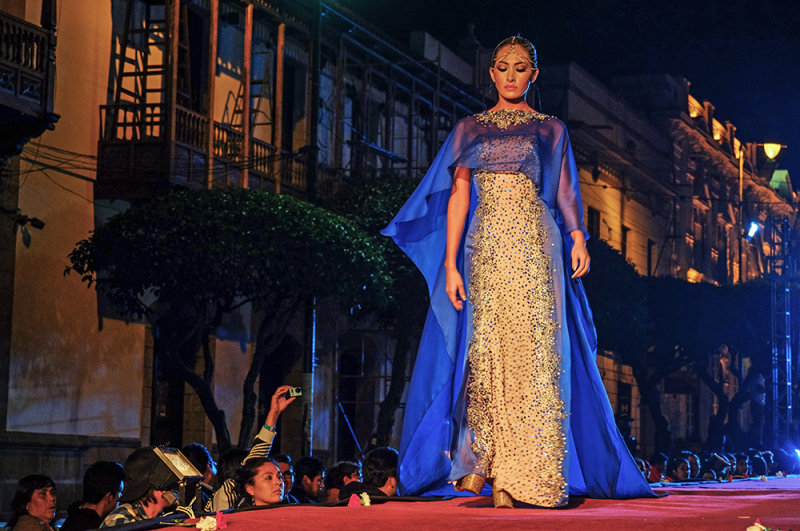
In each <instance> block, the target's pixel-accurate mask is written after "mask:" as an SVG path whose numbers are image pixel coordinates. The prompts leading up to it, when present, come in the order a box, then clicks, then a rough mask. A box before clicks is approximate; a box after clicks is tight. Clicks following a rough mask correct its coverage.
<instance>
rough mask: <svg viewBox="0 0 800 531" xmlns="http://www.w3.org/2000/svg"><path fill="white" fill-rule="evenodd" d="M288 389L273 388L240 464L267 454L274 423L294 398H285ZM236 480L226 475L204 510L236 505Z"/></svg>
mask: <svg viewBox="0 0 800 531" xmlns="http://www.w3.org/2000/svg"><path fill="white" fill-rule="evenodd" d="M288 391H289V386H288V385H282V386H280V387H278V389H277V390H275V393H274V394H273V395H272V399H271V400H270V407H269V413H267V420H266V422H265V423H264V427H262V428H261V431H259V432H258V434H257V435H256V437H255V439H254V440H253V446H252V447H251V448H250V452H249V453H248V454H247V457H246V458H245V459H244V461H243V462H242V465H244V463H245V462H247V461H248V460H250V459H253V458H254V457H266V456H267V454H269V449H270V448H271V447H272V440H273V439H274V438H275V433H276V430H275V424H276V423H277V422H278V418H279V417H280V415H281V413H283V410H284V409H286V408H287V407H288V406H289V404H291V403H292V402H294V401H295V399H296V398H295V397H292V398H286V393H287V392H288ZM237 481H238V480H237V477H236V476H234V477H228V478H227V479H226V480H225V481H224V482H223V483H222V484H221V485H220V487H219V488H218V489H217V490H216V492H214V495H213V496H212V497H211V499H210V500H209V502H208V503H207V504H206V506H205V510H206V511H207V512H214V511H224V510H226V509H232V508H234V507H238V506H239V503H240V501H241V492H242V489H241V488H240V487H239V485H238V483H237Z"/></svg>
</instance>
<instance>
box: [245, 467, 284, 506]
mask: <svg viewBox="0 0 800 531" xmlns="http://www.w3.org/2000/svg"><path fill="white" fill-rule="evenodd" d="M236 483H237V485H238V486H239V489H240V492H239V495H240V502H239V506H240V507H247V506H261V505H274V504H276V503H280V502H281V500H283V476H282V474H281V470H280V467H279V466H278V463H276V462H275V461H273V460H272V459H269V458H268V457H253V458H250V459H248V460H247V461H245V463H244V466H242V467H241V468H239V471H238V473H237V480H236Z"/></svg>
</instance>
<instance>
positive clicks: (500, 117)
mask: <svg viewBox="0 0 800 531" xmlns="http://www.w3.org/2000/svg"><path fill="white" fill-rule="evenodd" d="M549 118H550V116H548V115H546V114H542V113H540V112H536V111H523V110H519V109H500V110H499V111H483V112H482V113H478V114H476V115H475V119H476V120H477V121H478V122H480V123H481V124H483V125H488V124H490V123H493V124H494V125H496V126H497V128H498V129H500V130H502V131H504V130H506V129H508V128H509V127H511V126H512V125H522V124H526V123H528V122H530V121H531V120H536V121H539V122H543V121H545V120H547V119H549Z"/></svg>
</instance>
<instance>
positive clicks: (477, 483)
mask: <svg viewBox="0 0 800 531" xmlns="http://www.w3.org/2000/svg"><path fill="white" fill-rule="evenodd" d="M484 483H486V478H485V477H483V476H481V475H480V474H467V475H466V476H464V477H463V478H461V479H459V480H458V481H456V487H455V488H456V490H465V491H467V492H471V493H472V494H480V493H481V490H482V489H483V485H484Z"/></svg>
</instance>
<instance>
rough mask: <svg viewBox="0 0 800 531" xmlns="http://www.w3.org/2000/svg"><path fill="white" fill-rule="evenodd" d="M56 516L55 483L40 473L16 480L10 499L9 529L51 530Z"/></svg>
mask: <svg viewBox="0 0 800 531" xmlns="http://www.w3.org/2000/svg"><path fill="white" fill-rule="evenodd" d="M55 516H56V484H55V483H54V482H53V480H52V479H50V478H49V477H47V476H44V475H42V474H31V475H30V476H25V477H24V478H22V479H20V480H19V481H18V482H17V490H16V492H15V493H14V497H13V498H12V499H11V519H10V520H9V521H8V524H7V525H6V527H7V528H8V529H11V531H53V528H52V526H51V525H50V522H52V521H53V518H55Z"/></svg>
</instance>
